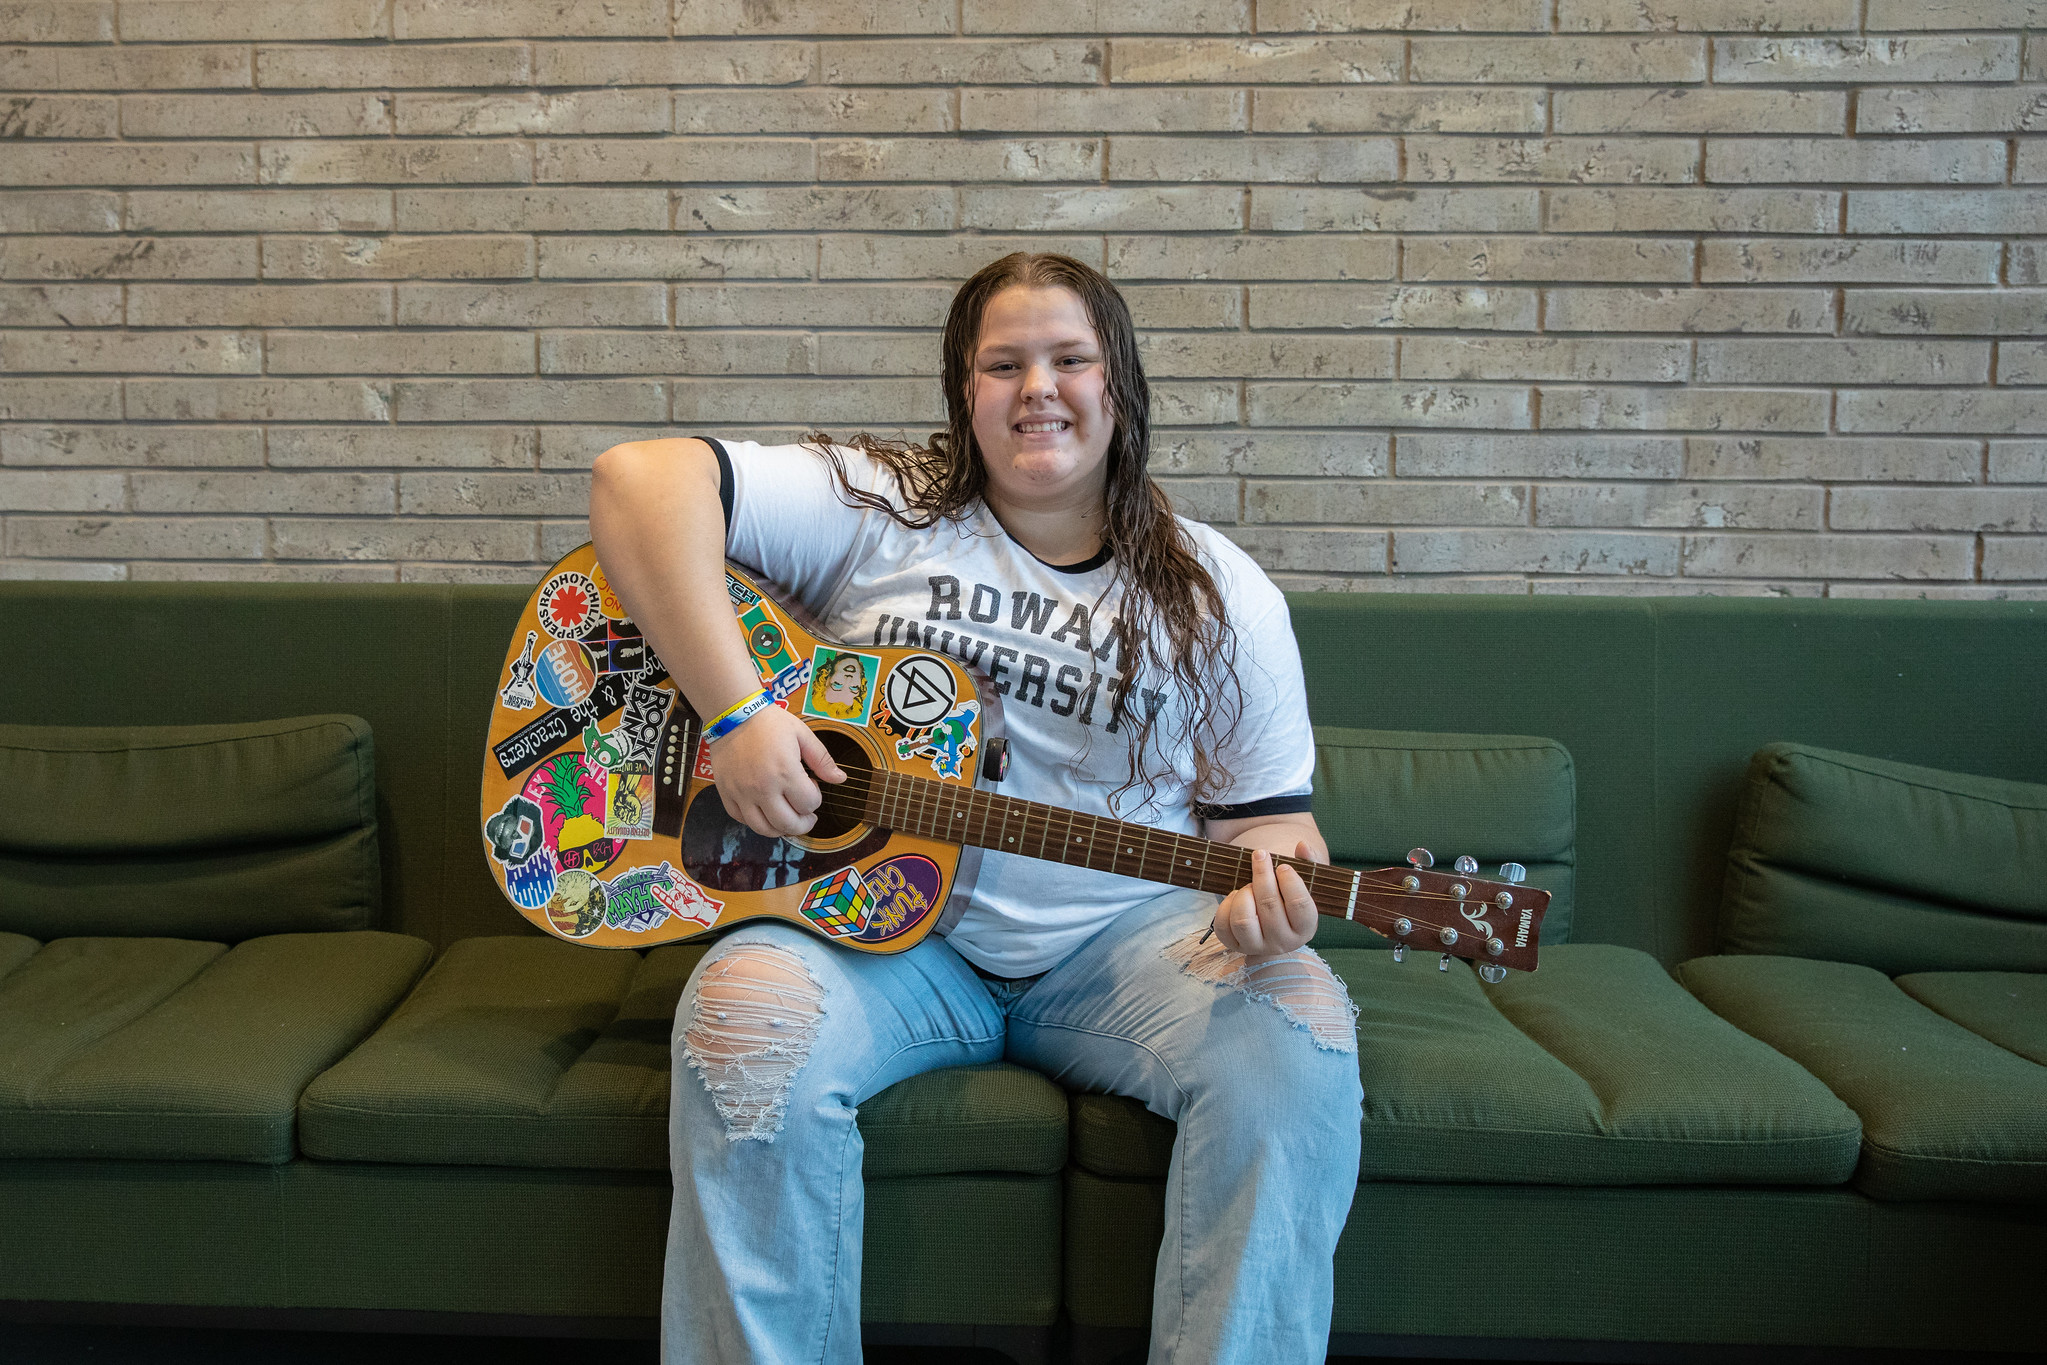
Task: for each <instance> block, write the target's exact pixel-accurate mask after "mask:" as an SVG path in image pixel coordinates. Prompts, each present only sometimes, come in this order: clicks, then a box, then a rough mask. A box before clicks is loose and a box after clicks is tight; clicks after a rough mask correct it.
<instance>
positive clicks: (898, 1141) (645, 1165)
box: [300, 937, 1066, 1177]
mask: <svg viewBox="0 0 2047 1365" xmlns="http://www.w3.org/2000/svg"><path fill="white" fill-rule="evenodd" d="M704 952H705V946H704V945H702V944H692V945H676V946H672V947H665V948H656V949H654V950H653V951H652V952H649V953H647V954H646V955H645V956H644V957H642V956H641V955H640V954H638V953H634V952H600V951H595V950H592V949H589V948H582V947H577V946H575V945H573V944H567V943H562V942H560V941H558V940H555V939H547V938H535V937H507V938H473V939H463V940H461V941H459V942H457V943H455V944H453V945H452V946H450V947H449V949H448V951H447V952H446V953H445V954H444V955H443V956H442V958H441V960H440V961H439V962H438V963H436V964H435V965H434V968H433V970H432V971H431V972H429V973H428V974H427V977H426V979H425V980H424V981H422V982H421V983H420V985H419V989H418V990H417V991H415V992H414V993H413V995H412V997H411V999H409V1000H407V1001H406V1002H405V1004H404V1006H403V1007H401V1008H400V1009H399V1010H398V1012H397V1013H396V1014H395V1015H393V1016H392V1018H391V1019H390V1020H389V1021H388V1022H387V1023H386V1024H385V1025H384V1027H383V1028H381V1029H379V1030H378V1031H377V1033H376V1034H375V1036H373V1037H372V1038H371V1039H370V1040H369V1041H368V1042H367V1043H365V1044H364V1045H363V1046H362V1047H360V1048H358V1049H357V1050H356V1051H355V1053H354V1054H353V1055H351V1056H350V1057H349V1058H348V1059H347V1060H346V1061H344V1062H342V1063H341V1064H340V1065H339V1066H337V1067H335V1068H334V1069H333V1070H331V1071H329V1072H328V1073H327V1074H326V1075H324V1076H322V1077H320V1079H319V1080H318V1081H316V1082H315V1083H314V1084H313V1085H312V1086H311V1087H310V1088H309V1089H308V1090H307V1092H306V1095H305V1099H304V1100H303V1102H302V1103H301V1105H300V1115H301V1118H300V1122H301V1129H302V1138H301V1141H302V1144H303V1146H304V1149H305V1151H306V1152H307V1154H309V1155H311V1156H315V1157H320V1158H324V1159H328V1160H337V1161H400V1162H415V1163H420V1164H430V1165H431V1164H464V1165H485V1166H537V1167H575V1168H585V1169H599V1170H665V1169H667V1166H668V1092H669V1084H670V1058H669V1035H670V1033H671V1031H672V1029H673V1025H674V1016H675V1006H676V1001H677V1000H678V999H679V998H680V997H681V994H682V990H683V987H684V986H685V985H686V984H687V982H688V980H689V975H690V973H691V972H692V971H693V970H695V968H696V965H697V963H698V962H699V961H700V960H701V959H702V957H703V955H704ZM860 1128H861V1132H862V1134H863V1135H864V1136H865V1137H866V1139H867V1154H866V1166H865V1170H866V1171H867V1173H868V1174H869V1175H872V1176H877V1177H879V1176H897V1175H927V1174H940V1173H946V1172H963V1171H1010V1172H1023V1173H1029V1174H1038V1175H1049V1174H1052V1173H1054V1172H1056V1171H1058V1170H1059V1169H1060V1168H1061V1167H1062V1166H1063V1165H1064V1164H1065V1158H1066V1103H1065V1097H1064V1095H1063V1094H1062V1093H1061V1092H1060V1091H1059V1089H1058V1088H1057V1087H1056V1086H1054V1085H1053V1084H1052V1083H1051V1082H1050V1081H1048V1080H1046V1079H1045V1078H1044V1077H1042V1076H1039V1075H1037V1074H1036V1073H1035V1072H1030V1071H1025V1070H1023V1069H1022V1068H1019V1067H1011V1066H997V1067H985V1068H975V1069H968V1070H962V1071H943V1072H933V1073H930V1074H928V1075H925V1076H919V1077H915V1078H913V1079H911V1080H908V1081H904V1082H903V1083H902V1084H900V1085H897V1086H894V1087H891V1088H890V1089H889V1090H887V1091H885V1092H883V1093H882V1094H880V1095H877V1096H875V1097H874V1098H873V1099H872V1100H870V1101H869V1102H868V1103H867V1104H865V1105H863V1106H862V1107H861V1110H860Z"/></svg>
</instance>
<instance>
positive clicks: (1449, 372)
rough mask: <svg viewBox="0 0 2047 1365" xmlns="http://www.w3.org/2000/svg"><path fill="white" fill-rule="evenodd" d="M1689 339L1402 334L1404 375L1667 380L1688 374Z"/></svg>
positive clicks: (1631, 380) (1677, 378)
mask: <svg viewBox="0 0 2047 1365" xmlns="http://www.w3.org/2000/svg"><path fill="white" fill-rule="evenodd" d="M1691 367H1692V347H1691V343H1690V342H1688V341H1649V340H1645V339H1642V338H1637V337H1630V338H1625V339H1621V338H1613V339H1608V338H1599V339H1584V338H1575V337H1427V336H1417V337H1407V338H1405V339H1404V340H1403V341H1402V342H1401V344H1400V377H1401V378H1403V379H1582V380H1606V381H1617V382H1622V383H1627V382H1636V383H1652V384H1654V383H1666V384H1667V383H1672V382H1675V381H1678V380H1682V379H1685V378H1687V377H1688V375H1689V373H1690V371H1691Z"/></svg>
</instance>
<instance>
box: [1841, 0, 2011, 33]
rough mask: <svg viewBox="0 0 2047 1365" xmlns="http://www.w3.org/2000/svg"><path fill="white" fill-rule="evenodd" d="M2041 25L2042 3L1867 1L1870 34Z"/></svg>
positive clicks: (1967, 0)
mask: <svg viewBox="0 0 2047 1365" xmlns="http://www.w3.org/2000/svg"><path fill="white" fill-rule="evenodd" d="M2041 25H2047V4H2043V3H2042V0H1869V17H1868V26H1869V28H1870V29H1871V30H1872V31H1875V30H1877V29H1929V28H1933V29H1940V28H2028V27H2039V26H2041Z"/></svg>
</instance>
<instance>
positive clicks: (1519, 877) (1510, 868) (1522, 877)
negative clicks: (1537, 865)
mask: <svg viewBox="0 0 2047 1365" xmlns="http://www.w3.org/2000/svg"><path fill="white" fill-rule="evenodd" d="M1500 880H1501V881H1503V882H1512V883H1513V884H1514V885H1516V886H1519V885H1520V884H1521V883H1523V882H1525V881H1527V880H1528V869H1527V868H1525V867H1523V866H1521V864H1519V863H1501V864H1500Z"/></svg>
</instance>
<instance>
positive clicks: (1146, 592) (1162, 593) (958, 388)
mask: <svg viewBox="0 0 2047 1365" xmlns="http://www.w3.org/2000/svg"><path fill="white" fill-rule="evenodd" d="M1012 288H1025V289H1066V290H1069V291H1071V292H1072V293H1073V294H1074V295H1076V296H1077V297H1078V298H1079V299H1080V301H1081V305H1082V306H1083V307H1084V308H1085V309H1086V310H1087V317H1088V321H1089V322H1090V323H1091V324H1093V326H1094V329H1095V335H1096V337H1097V338H1099V339H1100V341H1101V345H1102V357H1103V361H1104V364H1105V367H1106V370H1107V381H1108V397H1109V407H1110V413H1111V416H1112V417H1113V418H1114V427H1115V429H1114V432H1113V434H1112V435H1111V436H1110V438H1109V450H1108V459H1107V474H1108V483H1107V487H1106V488H1105V489H1104V490H1103V502H1104V504H1105V506H1104V509H1103V510H1104V518H1105V521H1106V523H1107V524H1106V526H1105V528H1104V532H1103V534H1104V539H1105V541H1106V544H1107V547H1108V549H1109V552H1110V554H1111V555H1112V556H1113V558H1114V563H1115V566H1116V577H1115V579H1114V581H1113V583H1112V584H1111V589H1110V590H1111V591H1113V589H1114V587H1115V586H1116V585H1121V586H1122V588H1123V600H1122V604H1121V607H1120V615H1121V618H1122V621H1121V625H1120V631H1121V634H1122V639H1121V640H1120V641H1118V643H1117V658H1118V659H1119V661H1120V662H1121V664H1122V671H1123V674H1124V686H1123V687H1122V688H1120V689H1111V692H1112V696H1113V700H1112V706H1111V711H1110V724H1111V725H1112V726H1113V727H1115V728H1117V729H1120V728H1121V727H1122V726H1123V725H1124V724H1129V725H1130V726H1131V731H1132V734H1131V741H1130V777H1129V779H1128V780H1127V781H1125V782H1124V784H1123V785H1122V786H1121V787H1119V788H1117V789H1116V792H1115V793H1114V795H1113V796H1112V797H1111V801H1112V804H1113V803H1114V802H1115V800H1116V799H1117V798H1120V797H1121V796H1123V795H1124V794H1125V793H1127V792H1130V791H1133V790H1137V791H1139V792H1140V793H1141V794H1140V799H1139V804H1140V805H1142V804H1144V803H1146V802H1149V801H1150V800H1151V798H1152V797H1153V795H1154V794H1155V792H1156V789H1157V785H1158V783H1157V779H1156V777H1154V776H1153V775H1151V774H1150V773H1148V772H1147V771H1146V769H1145V764H1144V762H1143V757H1144V752H1145V749H1146V748H1147V747H1148V746H1149V747H1151V748H1152V749H1153V750H1154V752H1157V753H1159V754H1160V756H1161V757H1162V758H1163V756H1164V750H1165V748H1166V746H1167V743H1168V742H1173V743H1178V742H1185V743H1186V744H1187V745H1188V747H1189V748H1190V749H1191V751H1192V753H1193V761H1194V783H1193V798H1194V800H1195V801H1196V802H1197V803H1206V802H1208V801H1211V800H1212V799H1213V798H1214V797H1215V796H1216V795H1217V794H1218V793H1220V792H1222V791H1223V790H1224V789H1225V788H1226V787H1227V786H1228V785H1229V782H1230V778H1231V773H1230V771H1229V768H1228V766H1227V765H1226V764H1225V763H1224V761H1223V760H1222V759H1221V757H1220V756H1219V753H1218V751H1219V750H1220V749H1221V748H1222V747H1223V746H1224V745H1226V744H1227V743H1228V742H1229V739H1230V737H1231V736H1232V735H1233V734H1234V733H1235V732H1236V727H1237V721H1238V719H1239V718H1240V717H1241V715H1242V712H1243V699H1244V698H1243V689H1242V687H1241V686H1239V684H1238V683H1237V679H1236V654H1237V640H1236V632H1235V631H1234V630H1232V629H1231V627H1230V623H1229V620H1228V619H1227V616H1226V614H1225V611H1224V607H1223V597H1222V592H1221V590H1220V589H1219V588H1218V587H1217V586H1216V581H1215V577H1214V575H1213V574H1212V573H1211V572H1210V571H1209V568H1208V566H1207V565H1206V564H1204V563H1202V561H1201V557H1200V555H1199V554H1198V553H1196V551H1195V548H1194V543H1193V540H1192V539H1191V538H1190V537H1189V536H1188V534H1187V532H1186V530H1185V529H1184V528H1182V527H1181V525H1180V523H1179V521H1178V520H1177V519H1176V518H1175V517H1174V516H1173V509H1172V504H1171V503H1170V502H1168V501H1167V499H1166V494H1165V490H1164V489H1162V488H1160V487H1159V486H1158V485H1157V484H1156V483H1154V482H1153V481H1152V478H1151V474H1150V472H1149V465H1150V462H1151V388H1150V386H1149V385H1148V384H1147V383H1146V382H1145V378H1144V365H1143V363H1142V362H1141V361H1140V360H1139V359H1138V355H1137V330H1136V328H1135V327H1133V326H1132V325H1131V322H1130V309H1129V308H1128V307H1127V306H1126V305H1125V304H1124V302H1123V296H1122V295H1121V294H1119V293H1118V292H1117V291H1116V286H1115V285H1113V284H1111V283H1109V281H1108V278H1107V277H1106V276H1104V275H1103V274H1102V273H1101V272H1100V271H1097V270H1095V269H1093V268H1091V267H1089V266H1087V265H1084V264H1082V263H1081V262H1079V261H1076V260H1074V259H1073V258H1072V257H1070V256H1058V255H1053V254H1051V253H1049V252H1024V251H1018V252H1013V253H1012V254H1010V255H1008V256H1004V257H1003V258H1002V259H1000V260H998V261H994V262H992V263H991V264H989V265H986V266H984V267H982V268H981V270H979V271H978V272H976V274H975V275H974V277H973V278H972V279H970V280H968V281H967V282H966V283H965V284H963V285H961V286H960V289H959V292H958V293H957V294H955V295H953V299H952V309H951V311H950V312H949V313H948V314H947V315H946V319H945V332H944V351H945V354H944V362H943V370H942V380H941V382H942V383H943V384H944V387H945V411H946V427H945V430H943V431H938V432H933V433H932V434H931V438H930V440H929V441H928V442H927V443H926V444H924V445H916V444H913V443H910V442H907V441H887V440H882V439H879V438H877V437H874V436H871V435H868V434H866V433H864V432H863V433H861V434H860V435H857V436H854V437H852V438H850V439H849V440H847V441H846V442H844V443H843V444H845V445H846V446H848V447H850V448H852V449H856V450H860V451H863V452H865V453H866V454H867V455H868V456H869V457H871V458H872V459H874V460H875V461H877V462H878V463H880V464H882V465H884V466H886V467H887V468H888V469H889V470H890V471H891V472H893V473H894V474H895V476H896V480H897V482H898V483H899V484H900V485H901V489H902V497H903V504H904V505H903V507H901V508H898V507H897V506H896V505H895V504H894V503H892V502H890V501H889V500H888V499H887V498H885V497H883V496H881V495H880V494H876V493H871V492H868V491H866V490H864V489H860V488H856V487H854V486H853V484H852V482H851V481H850V480H849V479H848V477H847V474H846V468H845V465H844V463H843V462H842V461H841V458H840V456H839V455H838V453H837V451H835V450H834V449H833V448H832V446H833V442H832V439H831V437H829V436H827V435H825V434H824V433H822V432H817V433H814V434H812V435H811V437H810V438H809V444H811V445H812V446H813V448H815V449H816V450H817V451H818V452H819V453H820V454H821V455H823V456H824V458H825V459H826V460H827V461H829V462H830V464H831V466H832V469H833V472H834V473H835V474H836V475H837V477H838V483H839V488H840V495H841V496H842V497H843V498H844V499H845V500H846V501H848V502H849V503H853V504H859V505H862V506H866V507H871V508H874V509H875V510H877V511H880V512H883V513H885V514H887V515H888V516H891V517H893V518H895V519H896V520H897V521H899V522H901V523H902V524H903V525H905V526H910V527H925V526H932V525H936V524H937V523H938V522H940V521H952V522H958V521H961V520H963V519H965V518H966V517H968V516H970V515H971V514H972V512H973V509H974V507H975V505H976V504H977V503H979V502H980V500H981V497H982V494H983V493H984V491H985V490H986V488H987V485H988V470H987V466H986V465H985V464H984V463H983V461H982V457H981V447H980V445H979V443H978V442H976V441H975V439H974V350H975V347H976V346H977V345H978V344H979V343H980V339H981V319H982V315H983V314H984V313H985V312H986V310H987V307H988V301H989V300H990V299H992V298H994V297H995V296H996V295H997V294H999V293H1001V292H1002V291H1003V290H1005V289H1012ZM1142 673H1151V674H1153V675H1154V676H1158V677H1161V678H1165V679H1169V680H1170V682H1171V684H1172V685H1173V686H1174V687H1176V688H1177V689H1178V690H1179V692H1180V694H1181V696H1183V697H1185V698H1186V699H1187V705H1186V711H1185V719H1184V722H1183V723H1184V726H1185V730H1184V732H1183V733H1179V732H1176V733H1174V734H1170V735H1166V736H1160V735H1158V734H1157V733H1156V731H1157V728H1158V726H1159V723H1160V722H1161V720H1162V719H1163V717H1164V716H1165V714H1166V708H1164V707H1163V706H1161V707H1160V708H1159V709H1158V710H1157V711H1154V710H1153V709H1152V708H1151V707H1149V706H1146V705H1145V704H1144V703H1143V701H1142V698H1141V695H1139V696H1135V697H1134V696H1133V694H1141V691H1142V688H1141V685H1140V675H1141V674H1142Z"/></svg>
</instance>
